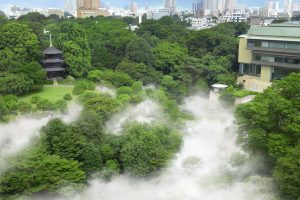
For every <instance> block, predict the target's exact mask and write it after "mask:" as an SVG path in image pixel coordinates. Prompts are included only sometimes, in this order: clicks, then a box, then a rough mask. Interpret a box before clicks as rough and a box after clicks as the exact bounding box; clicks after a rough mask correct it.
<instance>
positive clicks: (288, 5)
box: [284, 0, 292, 16]
mask: <svg viewBox="0 0 300 200" xmlns="http://www.w3.org/2000/svg"><path fill="white" fill-rule="evenodd" d="M284 12H286V13H287V14H288V15H289V16H291V13H292V0H284Z"/></svg>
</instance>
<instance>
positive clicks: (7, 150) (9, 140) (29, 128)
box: [0, 103, 82, 167]
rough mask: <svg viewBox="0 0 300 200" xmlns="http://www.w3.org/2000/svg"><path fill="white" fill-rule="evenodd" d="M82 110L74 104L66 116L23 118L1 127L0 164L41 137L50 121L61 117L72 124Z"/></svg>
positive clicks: (50, 115)
mask: <svg viewBox="0 0 300 200" xmlns="http://www.w3.org/2000/svg"><path fill="white" fill-rule="evenodd" d="M81 110H82V107H81V106H79V105H78V104H75V103H72V104H71V105H70V106H69V108H68V111H67V113H66V114H65V115H62V114H49V115H47V116H43V117H28V116H27V117H25V116H23V117H20V118H18V119H16V120H14V121H11V122H9V123H7V124H3V125H0V163H1V164H3V162H4V161H3V160H4V158H5V157H6V156H9V155H11V154H14V153H16V152H18V151H20V150H22V149H23V148H25V147H26V146H28V145H30V141H31V139H33V138H34V137H37V136H39V131H40V129H41V128H42V127H43V126H44V125H46V124H47V123H48V122H49V120H51V119H53V118H55V117H59V118H61V119H62V120H63V121H64V122H66V123H71V122H73V121H74V120H76V119H77V117H78V116H79V114H80V111H81ZM1 164H0V167H1Z"/></svg>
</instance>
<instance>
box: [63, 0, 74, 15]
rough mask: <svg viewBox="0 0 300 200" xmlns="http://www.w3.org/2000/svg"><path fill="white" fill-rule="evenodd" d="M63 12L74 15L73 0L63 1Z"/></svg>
mask: <svg viewBox="0 0 300 200" xmlns="http://www.w3.org/2000/svg"><path fill="white" fill-rule="evenodd" d="M65 11H66V12H68V13H70V14H72V15H74V5H73V0H65Z"/></svg>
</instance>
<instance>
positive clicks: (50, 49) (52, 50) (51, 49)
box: [43, 47, 63, 55]
mask: <svg viewBox="0 0 300 200" xmlns="http://www.w3.org/2000/svg"><path fill="white" fill-rule="evenodd" d="M62 53H63V52H62V51H61V50H59V49H57V48H55V47H48V48H47V49H45V50H44V51H43V54H45V55H48V54H62Z"/></svg>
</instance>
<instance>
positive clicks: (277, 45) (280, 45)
mask: <svg viewBox="0 0 300 200" xmlns="http://www.w3.org/2000/svg"><path fill="white" fill-rule="evenodd" d="M270 48H275V49H284V42H270Z"/></svg>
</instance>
